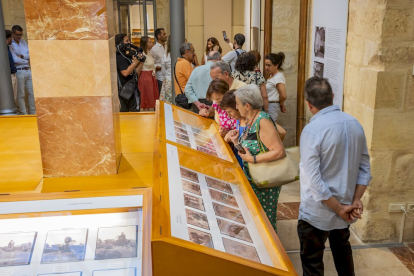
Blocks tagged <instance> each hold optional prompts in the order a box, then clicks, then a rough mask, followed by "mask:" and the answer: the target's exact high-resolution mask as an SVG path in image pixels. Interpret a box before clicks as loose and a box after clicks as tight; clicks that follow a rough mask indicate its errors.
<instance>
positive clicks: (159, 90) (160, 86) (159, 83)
mask: <svg viewBox="0 0 414 276" xmlns="http://www.w3.org/2000/svg"><path fill="white" fill-rule="evenodd" d="M157 83H158V96H159V95H161V88H162V83H163V82H162V81H160V80H157Z"/></svg>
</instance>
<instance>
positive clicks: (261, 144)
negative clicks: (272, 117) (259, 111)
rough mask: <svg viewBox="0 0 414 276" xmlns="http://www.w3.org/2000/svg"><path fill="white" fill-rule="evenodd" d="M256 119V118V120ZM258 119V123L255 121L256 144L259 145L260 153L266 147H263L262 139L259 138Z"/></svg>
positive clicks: (264, 150) (263, 151)
mask: <svg viewBox="0 0 414 276" xmlns="http://www.w3.org/2000/svg"><path fill="white" fill-rule="evenodd" d="M256 121H257V120H256ZM259 133H260V120H259V122H258V123H256V137H257V144H258V146H259V149H260V153H265V152H266V149H265V145H264V144H263V142H262V140H260V135H259Z"/></svg>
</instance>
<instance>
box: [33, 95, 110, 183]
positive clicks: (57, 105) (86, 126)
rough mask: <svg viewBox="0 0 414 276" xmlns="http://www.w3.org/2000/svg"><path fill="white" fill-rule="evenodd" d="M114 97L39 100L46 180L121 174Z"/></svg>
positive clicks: (40, 135)
mask: <svg viewBox="0 0 414 276" xmlns="http://www.w3.org/2000/svg"><path fill="white" fill-rule="evenodd" d="M112 108H113V107H112V97H70V98H62V97H57V98H51V97H47V98H36V112H37V121H38V128H39V140H40V149H41V153H42V164H43V174H44V175H45V177H62V176H90V175H108V174H115V173H116V172H117V168H118V164H117V154H116V142H115V136H116V135H117V134H116V133H115V132H116V128H114V121H113V109H112Z"/></svg>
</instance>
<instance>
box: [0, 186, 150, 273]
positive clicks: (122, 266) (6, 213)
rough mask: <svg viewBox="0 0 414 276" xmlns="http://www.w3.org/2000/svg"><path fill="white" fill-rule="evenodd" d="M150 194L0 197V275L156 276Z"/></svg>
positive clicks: (117, 192) (113, 192)
mask: <svg viewBox="0 0 414 276" xmlns="http://www.w3.org/2000/svg"><path fill="white" fill-rule="evenodd" d="M151 204H152V192H151V189H149V188H142V189H137V190H131V189H128V190H105V191H93V192H90V191H89V192H66V193H65V192H63V193H37V194H34V193H30V194H18V195H9V196H2V197H0V275H27V276H28V275H49V276H51V275H59V276H92V275H93V276H111V275H114V276H115V275H116V276H137V275H148V276H150V275H152V265H151V264H152V262H151V244H150V239H151V238H150V236H151V210H152V208H151Z"/></svg>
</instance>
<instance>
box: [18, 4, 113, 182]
mask: <svg viewBox="0 0 414 276" xmlns="http://www.w3.org/2000/svg"><path fill="white" fill-rule="evenodd" d="M112 3H113V2H112V0H95V1H90V0H65V1H63V0H56V1H49V0H24V5H25V13H26V26H27V36H28V39H29V50H30V56H31V59H30V61H31V67H32V77H33V88H34V94H35V101H36V110H37V119H38V128H39V138H40V146H41V153H42V163H43V173H44V176H45V177H62V176H89V175H105V174H116V173H117V168H118V164H119V162H120V157H121V143H120V124H119V100H118V93H117V76H116V60H115V41H114V39H115V38H114V35H115V29H114V25H115V23H114V22H115V21H114V18H113V15H112V13H113V6H112Z"/></svg>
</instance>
